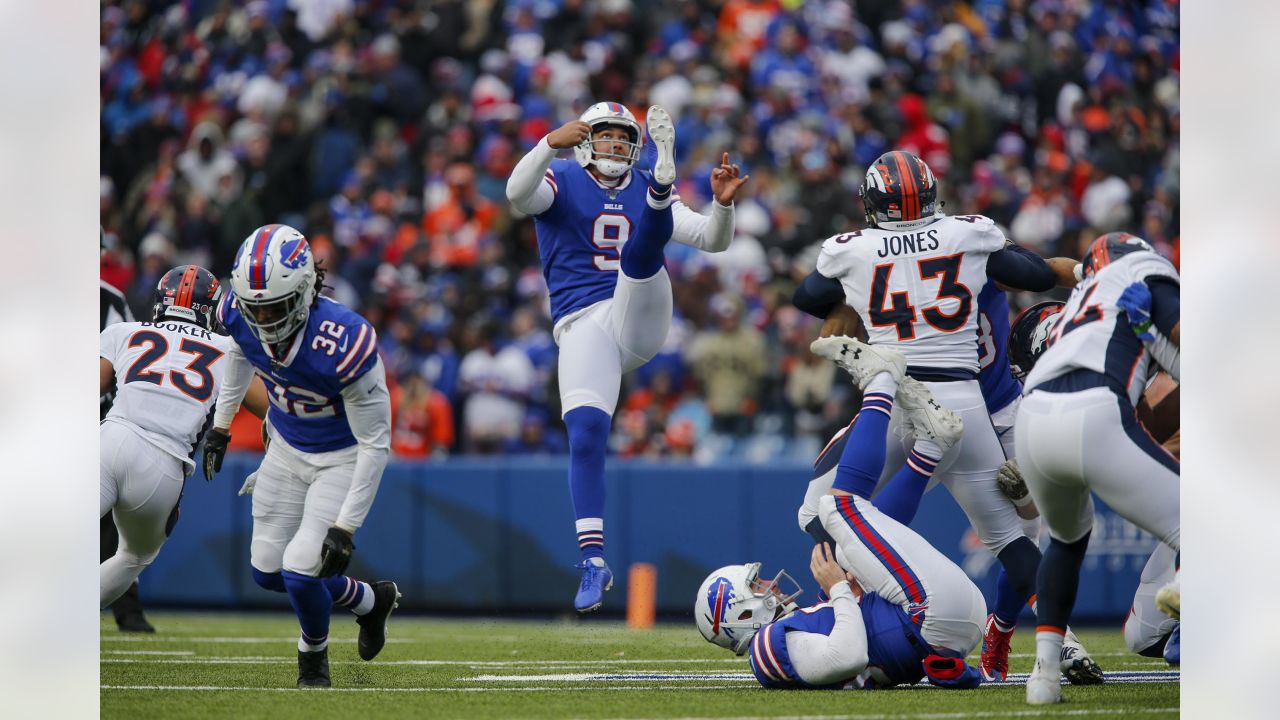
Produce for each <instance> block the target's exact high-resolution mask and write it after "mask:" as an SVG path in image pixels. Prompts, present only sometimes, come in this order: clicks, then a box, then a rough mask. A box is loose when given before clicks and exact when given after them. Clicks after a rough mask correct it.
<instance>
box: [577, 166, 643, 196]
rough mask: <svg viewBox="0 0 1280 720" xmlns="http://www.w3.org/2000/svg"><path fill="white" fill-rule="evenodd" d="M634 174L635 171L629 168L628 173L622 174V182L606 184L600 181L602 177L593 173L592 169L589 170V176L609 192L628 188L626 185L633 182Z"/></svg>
mask: <svg viewBox="0 0 1280 720" xmlns="http://www.w3.org/2000/svg"><path fill="white" fill-rule="evenodd" d="M584 169H585V168H584ZM634 174H635V173H634V172H633V171H632V170H628V171H627V174H626V175H623V176H622V182H620V183H618V184H617V185H605V184H604V183H602V182H600V178H598V177H596V176H595V175H593V174H591V171H590V170H588V171H587V177H589V178H591V182H593V183H595V184H596V185H597V186H598V187H599V188H600V189H601V190H605V191H608V192H618V191H619V190H624V189H626V187H627V186H628V185H630V184H631V176H632V175H634Z"/></svg>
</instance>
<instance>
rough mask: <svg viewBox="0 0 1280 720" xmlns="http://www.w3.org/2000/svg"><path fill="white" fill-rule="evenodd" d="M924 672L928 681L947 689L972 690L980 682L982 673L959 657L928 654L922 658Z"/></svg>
mask: <svg viewBox="0 0 1280 720" xmlns="http://www.w3.org/2000/svg"><path fill="white" fill-rule="evenodd" d="M924 674H925V676H926V677H928V678H929V683H930V684H932V685H937V686H938V687H940V688H947V689H949V690H972V689H974V688H976V687H978V686H979V685H981V684H982V675H981V674H979V673H978V670H977V669H976V668H974V667H973V666H971V665H966V664H965V662H964V660H962V659H960V658H949V657H944V656H942V655H930V656H929V657H927V658H925V659H924Z"/></svg>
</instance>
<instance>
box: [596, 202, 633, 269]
mask: <svg viewBox="0 0 1280 720" xmlns="http://www.w3.org/2000/svg"><path fill="white" fill-rule="evenodd" d="M630 236H631V221H630V220H628V219H627V216H626V215H616V214H614V213H604V214H602V215H600V216H599V217H597V218H596V223H595V225H594V226H593V227H592V228H591V243H592V244H593V245H595V246H596V247H598V248H600V249H601V250H603V251H604V253H603V254H597V255H595V256H593V258H592V259H593V260H595V263H596V269H597V270H603V271H605V272H614V271H616V270H617V269H618V266H619V264H620V259H621V257H622V251H621V248H622V243H624V242H626V241H627V238H628V237H630Z"/></svg>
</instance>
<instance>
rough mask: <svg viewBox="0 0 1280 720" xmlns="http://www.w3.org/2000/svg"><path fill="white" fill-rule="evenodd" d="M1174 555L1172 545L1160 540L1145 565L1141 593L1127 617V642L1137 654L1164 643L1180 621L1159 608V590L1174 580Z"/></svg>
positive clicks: (1125, 626) (1125, 631) (1140, 584)
mask: <svg viewBox="0 0 1280 720" xmlns="http://www.w3.org/2000/svg"><path fill="white" fill-rule="evenodd" d="M1174 556H1175V553H1174V552H1173V549H1172V548H1170V547H1169V546H1168V545H1165V544H1164V543H1160V544H1159V545H1156V549H1155V550H1154V551H1153V552H1152V553H1151V557H1150V558H1147V564H1146V566H1145V567H1143V568H1142V579H1141V580H1140V581H1139V583H1138V592H1136V593H1135V594H1134V596H1133V607H1132V608H1130V609H1129V616H1128V617H1126V618H1125V620H1124V642H1125V644H1126V645H1128V646H1129V649H1130V650H1131V651H1133V652H1135V653H1141V652H1142V651H1143V650H1147V649H1149V648H1150V647H1151V646H1152V645H1155V644H1156V643H1158V642H1160V640H1161V639H1163V638H1164V636H1166V635H1168V634H1169V633H1171V632H1173V629H1174V628H1175V627H1177V625H1178V621H1177V620H1174V619H1173V618H1171V617H1169V616H1168V615H1165V614H1164V613H1162V612H1160V611H1159V610H1158V609H1156V593H1157V592H1159V591H1160V588H1162V587H1164V586H1165V585H1167V584H1168V583H1170V582H1172V581H1173V574H1174V571H1175V569H1174V565H1173V563H1174Z"/></svg>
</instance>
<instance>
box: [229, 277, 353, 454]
mask: <svg viewBox="0 0 1280 720" xmlns="http://www.w3.org/2000/svg"><path fill="white" fill-rule="evenodd" d="M218 317H219V319H220V320H221V321H222V324H223V325H224V326H225V327H226V328H227V332H228V333H230V335H231V337H232V338H234V339H235V341H236V343H237V344H238V345H239V346H240V349H241V351H242V352H243V353H244V355H245V357H246V358H247V359H248V360H249V362H250V363H251V364H252V365H253V367H254V369H256V370H257V373H258V376H259V377H261V378H262V380H263V382H265V383H266V386H267V395H268V397H269V398H270V400H271V409H270V411H269V412H268V416H267V417H268V420H270V422H271V426H272V427H274V428H275V429H276V431H277V432H279V433H280V436H281V437H282V438H284V440H285V442H287V443H289V444H290V445H292V446H293V447H294V448H296V449H298V450H301V451H303V452H313V453H316V452H330V451H333V450H341V449H343V448H348V447H351V446H352V445H355V444H356V438H355V436H354V435H352V434H351V427H350V426H349V425H348V424H347V416H346V411H345V409H344V407H343V403H342V388H344V387H346V386H347V385H350V384H351V383H353V382H355V381H356V379H358V378H359V377H360V376H362V375H364V374H365V373H366V372H368V371H369V370H370V369H371V368H373V366H374V365H375V364H377V362H378V352H377V340H378V338H377V334H376V333H375V332H374V329H373V327H372V326H371V325H369V322H368V321H367V320H365V319H364V318H363V317H360V315H359V314H358V313H356V312H355V311H353V310H351V309H350V308H348V307H347V306H345V305H343V304H342V303H339V302H336V301H334V300H330V299H329V298H326V297H321V298H320V300H319V302H318V303H317V304H316V307H315V308H314V309H313V310H312V311H311V313H310V315H309V317H308V318H307V324H306V326H305V327H304V328H303V329H302V331H301V332H299V333H297V334H296V335H295V336H294V338H293V340H292V341H291V342H290V343H289V345H288V346H287V347H285V348H281V349H280V350H279V351H280V352H282V353H284V354H283V356H281V357H274V356H273V355H272V354H270V352H271V351H270V350H269V349H268V348H267V346H266V345H264V344H263V343H262V342H261V341H259V340H258V337H257V336H256V335H255V334H254V332H253V329H252V328H251V327H250V326H249V323H248V322H246V321H245V319H244V317H243V315H241V312H240V309H239V307H238V306H237V303H236V300H235V296H234V295H232V294H227V295H226V296H225V297H224V298H223V300H222V303H221V305H220V306H219V307H218Z"/></svg>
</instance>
